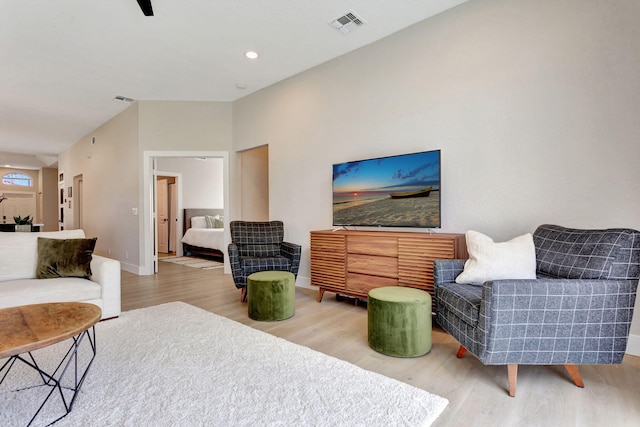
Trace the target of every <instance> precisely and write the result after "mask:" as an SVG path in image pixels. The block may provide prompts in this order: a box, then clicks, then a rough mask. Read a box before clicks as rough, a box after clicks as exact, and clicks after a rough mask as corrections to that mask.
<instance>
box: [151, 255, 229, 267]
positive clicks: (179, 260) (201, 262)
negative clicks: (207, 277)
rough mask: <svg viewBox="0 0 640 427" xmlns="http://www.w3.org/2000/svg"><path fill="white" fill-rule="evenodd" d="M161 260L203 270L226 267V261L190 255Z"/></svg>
mask: <svg viewBox="0 0 640 427" xmlns="http://www.w3.org/2000/svg"><path fill="white" fill-rule="evenodd" d="M160 261H163V262H170V263H173V264H180V265H186V266H187V267H193V268H201V269H203V270H214V269H216V268H223V267H224V263H222V262H218V261H212V260H209V259H204V258H198V257H189V256H181V257H170V258H160Z"/></svg>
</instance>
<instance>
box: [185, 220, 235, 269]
mask: <svg viewBox="0 0 640 427" xmlns="http://www.w3.org/2000/svg"><path fill="white" fill-rule="evenodd" d="M207 215H208V216H211V217H215V216H219V218H223V215H224V209H196V208H188V209H185V210H184V215H183V220H184V224H183V226H184V227H183V230H185V232H184V236H183V237H182V240H181V241H182V247H183V251H184V255H185V256H192V255H195V256H204V257H206V258H215V259H218V260H220V259H224V249H225V247H224V228H208V227H207V223H206V219H205V217H206V216H207ZM194 218H195V219H194ZM192 223H193V225H192Z"/></svg>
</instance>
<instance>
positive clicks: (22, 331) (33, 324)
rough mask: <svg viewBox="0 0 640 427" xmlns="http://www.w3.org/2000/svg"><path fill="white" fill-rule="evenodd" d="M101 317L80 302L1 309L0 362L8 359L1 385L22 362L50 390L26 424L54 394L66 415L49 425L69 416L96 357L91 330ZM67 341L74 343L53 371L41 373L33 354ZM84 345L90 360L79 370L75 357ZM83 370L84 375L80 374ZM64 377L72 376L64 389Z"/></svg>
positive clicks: (0, 371) (2, 368)
mask: <svg viewBox="0 0 640 427" xmlns="http://www.w3.org/2000/svg"><path fill="white" fill-rule="evenodd" d="M101 316H102V311H101V310H100V307H98V306H96V305H94V304H88V303H81V302H57V303H46V304H34V305H25V306H20V307H10V308H3V309H0V359H4V358H8V359H7V360H6V361H5V362H4V363H3V365H2V366H0V384H2V383H3V382H4V381H5V379H6V378H7V374H8V373H9V371H10V370H11V368H12V367H13V366H14V365H15V363H16V362H22V363H24V364H26V365H27V366H29V367H31V368H33V369H34V370H36V371H37V372H38V373H39V374H40V377H41V378H42V381H43V383H42V384H40V386H43V387H50V388H51V390H50V391H49V393H48V394H47V396H46V398H45V399H44V401H43V402H42V404H41V405H40V406H39V407H38V409H37V411H36V413H35V415H34V416H33V417H32V418H31V421H29V424H31V423H32V422H33V421H34V420H35V418H36V417H37V416H38V414H39V413H40V410H41V409H42V408H43V406H44V405H45V403H47V401H48V400H49V398H50V397H51V396H52V395H55V391H58V393H59V395H60V398H61V401H62V404H63V405H64V410H65V412H64V414H63V415H62V416H61V417H60V418H58V419H56V420H54V421H52V423H53V422H56V421H58V420H59V419H61V418H63V417H64V416H66V415H67V414H68V413H69V412H71V409H72V407H73V403H74V402H75V399H76V396H77V394H78V391H80V387H81V386H82V383H83V382H84V379H85V377H86V375H87V372H88V371H89V368H90V367H91V364H92V363H93V359H94V358H95V355H96V341H95V327H94V326H95V324H96V323H98V321H99V320H100V317H101ZM69 338H71V339H72V341H73V342H72V343H71V347H70V348H69V350H68V351H67V352H66V353H65V354H64V356H63V357H62V360H61V361H60V364H59V365H58V367H57V368H56V369H55V371H54V372H53V373H47V372H45V371H43V370H42V369H41V368H40V367H39V366H38V364H37V362H36V360H35V358H34V356H33V354H32V352H33V351H35V350H38V349H40V348H43V347H47V346H50V345H52V344H56V343H59V342H61V341H64V340H67V339H69ZM83 342H87V343H88V345H89V346H90V360H88V361H87V362H86V363H85V365H86V366H79V364H78V362H77V361H78V358H77V355H78V349H79V348H80V345H81V344H82V343H83ZM68 368H70V369H68ZM82 369H84V371H83V372H79V370H82ZM66 373H69V375H75V378H73V383H74V384H73V386H71V387H68V386H67V385H66V384H65V386H64V387H63V386H61V381H62V379H63V377H64V376H65V374H66ZM29 388H30V387H29ZM69 393H71V394H69Z"/></svg>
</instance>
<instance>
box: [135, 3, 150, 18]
mask: <svg viewBox="0 0 640 427" xmlns="http://www.w3.org/2000/svg"><path fill="white" fill-rule="evenodd" d="M138 4H139V5H140V9H142V13H144V16H153V7H151V0H138Z"/></svg>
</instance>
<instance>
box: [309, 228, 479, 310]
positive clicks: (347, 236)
mask: <svg viewBox="0 0 640 427" xmlns="http://www.w3.org/2000/svg"><path fill="white" fill-rule="evenodd" d="M467 257H468V255H467V246H466V243H465V238H464V234H445V233H442V234H435V233H434V234H429V233H419V232H395V231H349V230H337V231H332V230H320V231H312V232H311V284H312V285H314V286H317V287H318V302H321V301H322V297H323V295H324V292H325V291H329V292H334V293H336V294H340V295H348V296H352V297H356V298H366V297H367V294H368V293H369V291H370V290H371V289H373V288H378V287H381V286H407V287H411V288H417V289H423V290H425V291H427V292H429V293H430V294H431V297H432V299H433V301H435V298H434V287H433V260H435V259H456V258H460V259H465V258H467Z"/></svg>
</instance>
